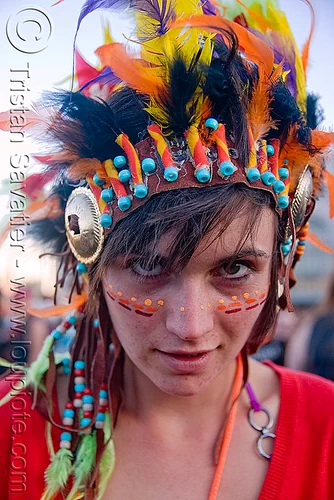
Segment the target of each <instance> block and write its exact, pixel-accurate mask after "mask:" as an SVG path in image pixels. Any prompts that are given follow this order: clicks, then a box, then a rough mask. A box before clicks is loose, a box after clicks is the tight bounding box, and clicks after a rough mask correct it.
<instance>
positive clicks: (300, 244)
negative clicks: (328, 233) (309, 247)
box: [298, 241, 306, 247]
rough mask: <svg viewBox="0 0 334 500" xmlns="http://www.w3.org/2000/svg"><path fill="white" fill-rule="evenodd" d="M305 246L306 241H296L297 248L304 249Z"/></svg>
mask: <svg viewBox="0 0 334 500" xmlns="http://www.w3.org/2000/svg"><path fill="white" fill-rule="evenodd" d="M305 245H306V241H298V246H299V247H304V246H305Z"/></svg>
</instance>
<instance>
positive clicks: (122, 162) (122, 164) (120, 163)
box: [114, 155, 126, 168]
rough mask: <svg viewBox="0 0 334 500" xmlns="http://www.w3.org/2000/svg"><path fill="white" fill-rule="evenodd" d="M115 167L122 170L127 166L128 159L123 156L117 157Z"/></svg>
mask: <svg viewBox="0 0 334 500" xmlns="http://www.w3.org/2000/svg"><path fill="white" fill-rule="evenodd" d="M114 165H115V167H116V168H122V167H125V165H126V158H125V156H123V155H119V156H115V158H114Z"/></svg>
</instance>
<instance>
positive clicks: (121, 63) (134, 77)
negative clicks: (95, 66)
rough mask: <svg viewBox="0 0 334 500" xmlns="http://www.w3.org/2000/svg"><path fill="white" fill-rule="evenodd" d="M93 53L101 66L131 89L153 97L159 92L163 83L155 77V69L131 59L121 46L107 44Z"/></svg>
mask: <svg viewBox="0 0 334 500" xmlns="http://www.w3.org/2000/svg"><path fill="white" fill-rule="evenodd" d="M95 53H96V54H97V56H98V57H99V58H100V60H101V62H102V64H103V66H108V67H109V68H110V69H111V70H112V71H113V72H114V73H115V75H116V76H118V77H119V78H120V79H121V80H123V81H124V82H126V83H127V84H128V85H129V86H130V87H132V88H133V89H135V90H138V91H139V92H143V93H144V94H148V95H153V96H155V97H157V96H158V95H159V93H160V92H161V87H162V86H163V83H162V80H161V78H159V77H158V76H156V68H154V69H153V68H152V67H147V66H144V64H143V62H142V61H141V60H140V59H135V58H133V57H131V56H130V55H129V54H128V53H127V51H126V48H125V47H124V45H123V44H121V43H109V44H107V45H103V46H102V47H99V48H98V49H97V50H96V51H95Z"/></svg>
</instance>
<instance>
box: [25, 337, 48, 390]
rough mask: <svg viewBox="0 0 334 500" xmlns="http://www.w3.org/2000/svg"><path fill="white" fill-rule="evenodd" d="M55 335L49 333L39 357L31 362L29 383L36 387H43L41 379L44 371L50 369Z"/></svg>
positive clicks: (28, 371)
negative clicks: (50, 357)
mask: <svg viewBox="0 0 334 500" xmlns="http://www.w3.org/2000/svg"><path fill="white" fill-rule="evenodd" d="M53 343H54V337H53V335H51V334H50V335H48V336H47V337H46V339H45V340H44V344H43V347H42V349H41V350H40V352H39V355H38V357H37V359H36V360H35V361H34V362H33V363H31V365H30V367H29V368H28V370H27V385H32V386H33V387H34V389H35V390H36V389H37V388H43V387H42V385H41V380H42V378H43V375H44V373H45V372H46V371H47V370H48V369H49V366H50V360H49V356H50V352H51V349H52V347H53Z"/></svg>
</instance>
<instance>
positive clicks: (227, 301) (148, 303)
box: [103, 281, 269, 320]
mask: <svg viewBox="0 0 334 500" xmlns="http://www.w3.org/2000/svg"><path fill="white" fill-rule="evenodd" d="M103 286H104V292H105V296H106V298H107V300H108V301H109V302H110V301H111V302H113V303H114V304H115V305H117V306H118V307H119V308H121V309H123V310H124V311H127V312H128V313H132V314H134V315H135V316H136V317H137V319H138V320H139V317H140V318H152V317H154V316H157V315H158V313H159V312H162V311H164V310H166V309H167V310H168V308H169V307H170V304H171V303H172V304H173V306H172V307H173V308H174V309H175V308H176V309H177V310H178V311H179V312H180V313H185V312H186V308H185V307H184V305H183V304H181V303H180V304H177V303H176V304H175V301H174V300H173V301H171V300H169V297H168V296H165V295H164V293H161V294H159V293H157V292H154V293H153V294H152V293H151V294H150V293H149V292H146V293H145V292H143V291H142V290H140V289H136V288H134V289H132V290H128V289H127V287H126V286H123V287H120V286H117V285H115V284H112V283H108V282H107V281H105V282H104V283H103ZM268 288H269V287H268V285H265V286H264V287H263V288H262V289H261V288H259V289H254V290H252V291H243V290H242V291H238V292H236V294H231V295H230V294H219V293H214V294H212V295H210V297H209V298H207V300H203V301H202V302H201V303H198V304H196V307H198V308H199V309H200V310H203V311H204V310H205V309H209V310H210V311H212V312H217V313H220V314H221V315H223V316H226V317H232V316H233V317H235V318H236V317H237V316H239V315H240V314H241V313H242V314H241V315H242V316H244V314H245V313H247V314H246V317H248V318H249V316H254V314H253V313H254V312H258V311H259V310H260V309H262V306H263V304H264V303H265V301H266V298H267V294H268ZM257 315H258V314H255V316H256V317H257Z"/></svg>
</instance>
